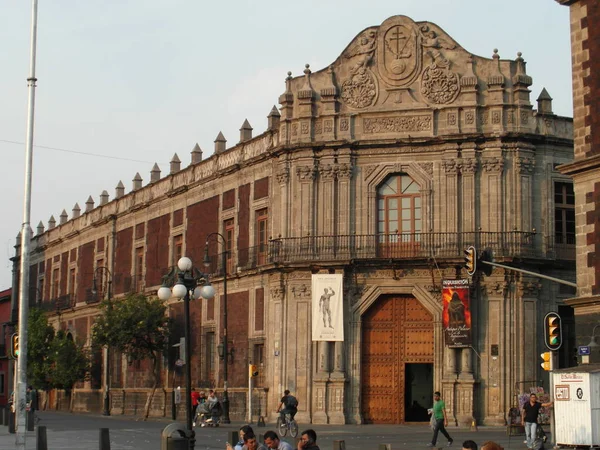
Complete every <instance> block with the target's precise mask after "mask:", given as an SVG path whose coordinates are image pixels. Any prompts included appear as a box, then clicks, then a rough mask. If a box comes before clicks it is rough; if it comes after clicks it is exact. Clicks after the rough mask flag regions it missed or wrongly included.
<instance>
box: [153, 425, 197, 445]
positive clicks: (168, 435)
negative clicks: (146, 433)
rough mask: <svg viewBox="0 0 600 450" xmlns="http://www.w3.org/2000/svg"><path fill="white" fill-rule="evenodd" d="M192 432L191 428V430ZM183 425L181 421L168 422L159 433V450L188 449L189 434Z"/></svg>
mask: <svg viewBox="0 0 600 450" xmlns="http://www.w3.org/2000/svg"><path fill="white" fill-rule="evenodd" d="M191 433H193V430H192V431H191ZM191 433H189V432H188V431H187V430H186V428H185V425H183V424H181V423H177V422H174V423H170V424H169V425H167V426H166V427H165V428H164V429H163V430H162V433H161V435H160V436H161V438H160V450H188V449H189V448H190V439H191V435H188V434H191Z"/></svg>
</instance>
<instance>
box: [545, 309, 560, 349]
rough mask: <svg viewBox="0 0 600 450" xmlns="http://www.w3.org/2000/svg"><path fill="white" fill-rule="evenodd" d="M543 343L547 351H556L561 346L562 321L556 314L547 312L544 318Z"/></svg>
mask: <svg viewBox="0 0 600 450" xmlns="http://www.w3.org/2000/svg"><path fill="white" fill-rule="evenodd" d="M544 342H545V344H546V347H548V350H552V351H556V350H558V349H559V348H560V346H561V345H562V320H561V319H560V316H559V315H558V313H555V312H549V313H548V314H546V317H544Z"/></svg>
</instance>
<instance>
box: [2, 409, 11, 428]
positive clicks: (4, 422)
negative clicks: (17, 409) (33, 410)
mask: <svg viewBox="0 0 600 450" xmlns="http://www.w3.org/2000/svg"><path fill="white" fill-rule="evenodd" d="M9 413H10V406H5V407H4V408H2V425H4V426H6V425H8V414H9Z"/></svg>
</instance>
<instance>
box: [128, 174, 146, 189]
mask: <svg viewBox="0 0 600 450" xmlns="http://www.w3.org/2000/svg"><path fill="white" fill-rule="evenodd" d="M131 181H132V182H133V186H132V188H131V190H132V191H137V190H138V189H141V188H142V181H143V180H142V176H141V175H140V173H139V172H136V173H135V176H134V177H133V180H131Z"/></svg>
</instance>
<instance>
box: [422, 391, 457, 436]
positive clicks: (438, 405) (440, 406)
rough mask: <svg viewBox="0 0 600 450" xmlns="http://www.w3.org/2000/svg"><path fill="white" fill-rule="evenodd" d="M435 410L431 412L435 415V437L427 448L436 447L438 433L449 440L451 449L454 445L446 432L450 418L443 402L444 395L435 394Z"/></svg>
mask: <svg viewBox="0 0 600 450" xmlns="http://www.w3.org/2000/svg"><path fill="white" fill-rule="evenodd" d="M433 400H434V402H433V409H432V410H431V414H433V420H434V426H433V437H432V438H431V443H429V444H428V445H427V447H435V444H436V443H437V437H438V433H439V432H441V433H442V434H443V435H444V436H445V437H446V439H448V444H447V446H448V447H450V446H451V445H452V442H454V441H453V440H452V438H451V437H450V435H449V434H448V432H447V431H446V427H447V426H448V416H446V404H445V403H444V400H442V395H441V394H440V393H439V392H438V391H436V392H434V393H433Z"/></svg>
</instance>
